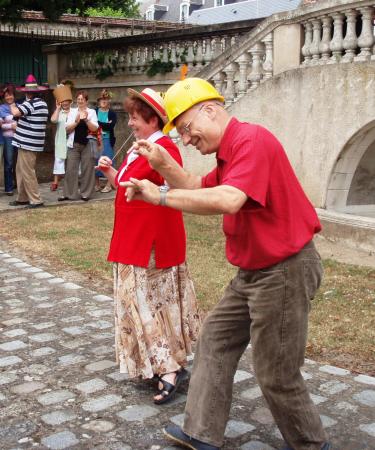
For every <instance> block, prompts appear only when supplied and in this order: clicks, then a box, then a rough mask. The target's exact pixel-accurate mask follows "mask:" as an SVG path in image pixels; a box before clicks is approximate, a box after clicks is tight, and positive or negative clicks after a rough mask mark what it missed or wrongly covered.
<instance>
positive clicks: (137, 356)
mask: <svg viewBox="0 0 375 450" xmlns="http://www.w3.org/2000/svg"><path fill="white" fill-rule="evenodd" d="M113 273H114V299H115V344H116V359H117V362H118V363H119V365H120V372H121V373H127V374H129V377H130V378H135V377H141V378H144V379H147V378H152V377H153V376H154V374H163V373H168V372H174V371H176V370H178V369H179V367H180V366H182V367H184V366H186V357H187V355H189V354H191V351H192V350H191V343H192V341H195V340H196V338H197V336H198V332H199V328H200V325H201V318H200V313H199V310H198V306H197V300H196V296H195V291H194V286H193V282H192V280H191V278H190V275H189V272H188V269H187V266H186V264H181V265H179V266H174V267H169V268H167V269H156V268H155V259H154V255H153V254H152V255H151V258H150V264H149V267H148V268H147V269H145V268H143V267H137V266H131V265H124V264H120V263H115V264H114V265H113Z"/></svg>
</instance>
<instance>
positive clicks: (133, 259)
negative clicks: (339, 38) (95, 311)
mask: <svg viewBox="0 0 375 450" xmlns="http://www.w3.org/2000/svg"><path fill="white" fill-rule="evenodd" d="M128 93H129V96H128V97H127V98H126V99H125V102H124V108H125V111H127V112H128V114H129V122H128V125H129V126H130V128H131V129H132V130H133V133H134V135H135V137H136V138H138V139H147V141H148V142H155V143H156V144H157V145H160V146H161V147H162V148H163V151H165V152H166V153H168V155H170V157H171V159H172V160H173V161H175V162H176V164H177V165H178V166H179V167H181V165H182V160H181V156H180V153H179V150H178V148H177V147H176V145H175V144H174V143H173V142H172V140H171V139H170V138H169V137H168V136H166V135H164V134H163V133H162V131H161V129H162V128H163V126H164V124H165V123H166V121H167V117H166V114H165V110H164V106H163V101H162V98H161V96H160V95H159V94H158V93H157V92H155V91H153V90H152V89H149V88H146V89H144V90H143V91H142V92H137V91H135V90H133V89H129V90H128ZM99 167H100V168H101V170H102V171H103V173H105V174H106V176H107V178H108V180H109V181H110V182H111V183H112V185H113V186H114V187H116V188H117V193H116V199H115V219H114V229H113V234H112V240H111V245H110V250H109V255H108V260H109V261H112V262H113V263H114V298H115V338H116V339H115V342H116V355H117V360H118V362H119V364H120V372H121V373H127V374H128V376H129V377H130V378H135V377H140V378H142V379H154V380H156V381H158V388H157V392H156V395H155V396H154V403H156V404H163V403H166V402H168V401H170V400H171V399H172V398H173V397H174V395H175V393H176V390H177V388H178V386H179V384H180V383H181V381H182V380H183V378H184V377H185V375H186V372H185V370H184V367H185V366H186V364H187V356H188V355H190V354H191V342H192V341H194V340H195V339H196V337H197V335H198V331H199V327H200V315H199V311H198V308H197V301H196V297H195V292H194V287H193V283H192V281H191V279H190V276H189V272H188V269H187V266H186V264H185V258H186V237H185V229H184V223H183V218H182V213H181V212H179V211H176V210H174V209H171V208H168V207H165V206H163V205H155V206H154V205H150V204H148V203H145V202H143V201H137V202H134V203H129V202H126V198H125V188H123V187H121V186H120V185H119V183H120V182H122V181H127V180H129V178H130V177H133V176H135V177H139V178H145V179H148V180H150V182H152V183H155V185H157V186H160V187H161V188H162V187H165V184H164V179H163V177H161V176H160V175H159V174H158V173H157V172H156V171H155V170H153V169H152V168H151V167H150V165H149V163H148V161H147V159H146V158H144V157H142V156H139V155H138V154H136V153H135V152H134V151H133V149H130V150H129V152H128V154H127V156H126V158H125V160H124V162H123V164H122V165H121V167H120V168H119V170H118V171H117V170H115V169H114V168H113V167H112V164H111V160H110V159H109V158H108V157H107V156H102V157H101V158H100V159H99Z"/></svg>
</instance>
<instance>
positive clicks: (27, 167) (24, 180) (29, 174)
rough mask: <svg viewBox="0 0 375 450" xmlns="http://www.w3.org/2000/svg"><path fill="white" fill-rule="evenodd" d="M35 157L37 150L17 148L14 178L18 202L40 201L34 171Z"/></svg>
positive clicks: (34, 202)
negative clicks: (15, 179)
mask: <svg viewBox="0 0 375 450" xmlns="http://www.w3.org/2000/svg"><path fill="white" fill-rule="evenodd" d="M36 157H37V152H33V151H30V150H24V149H23V148H19V149H18V159H17V166H16V178H17V191H18V196H17V201H19V202H27V201H29V202H30V203H33V204H36V203H42V198H41V196H40V192H39V184H38V180H37V178H36V172H35V166H36Z"/></svg>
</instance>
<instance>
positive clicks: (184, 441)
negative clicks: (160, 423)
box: [163, 425, 220, 450]
mask: <svg viewBox="0 0 375 450" xmlns="http://www.w3.org/2000/svg"><path fill="white" fill-rule="evenodd" d="M163 433H164V434H165V435H166V436H167V438H168V439H170V440H171V441H173V442H174V443H175V444H178V445H181V446H182V447H185V448H190V449H191V450H220V447H215V446H214V445H210V444H206V443H205V442H202V441H198V439H194V438H192V437H190V436H188V435H187V434H186V433H184V432H183V431H182V429H181V428H180V427H179V426H177V425H168V426H167V427H165V428H164V430H163Z"/></svg>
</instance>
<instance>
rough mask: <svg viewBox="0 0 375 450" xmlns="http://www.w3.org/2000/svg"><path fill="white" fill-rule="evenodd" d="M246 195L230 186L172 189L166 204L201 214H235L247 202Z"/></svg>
mask: <svg viewBox="0 0 375 450" xmlns="http://www.w3.org/2000/svg"><path fill="white" fill-rule="evenodd" d="M246 199H247V197H246V195H245V194H244V193H243V192H241V191H239V190H238V189H235V188H232V187H230V186H218V187H216V188H208V189H198V190H188V189H171V190H170V191H169V192H168V194H167V197H166V206H169V207H170V208H174V209H178V210H180V211H184V212H189V213H193V214H201V215H211V214H212V215H213V214H235V213H236V212H237V211H238V210H239V209H240V208H241V207H242V205H243V204H244V203H245V201H246Z"/></svg>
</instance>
